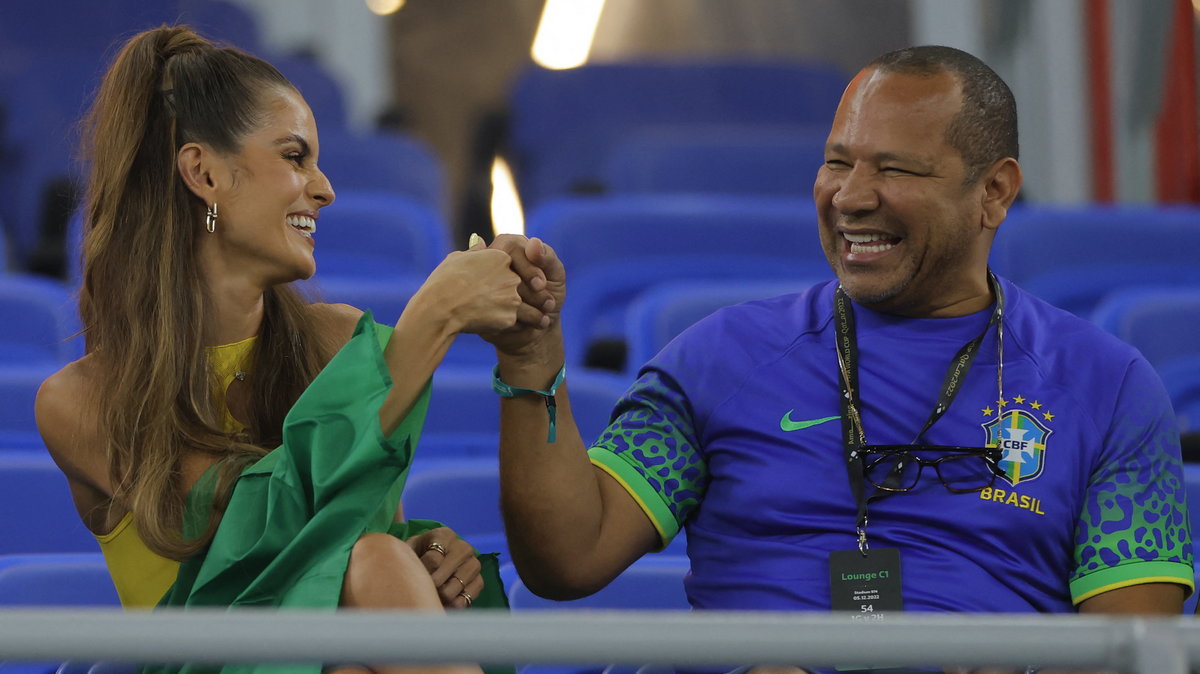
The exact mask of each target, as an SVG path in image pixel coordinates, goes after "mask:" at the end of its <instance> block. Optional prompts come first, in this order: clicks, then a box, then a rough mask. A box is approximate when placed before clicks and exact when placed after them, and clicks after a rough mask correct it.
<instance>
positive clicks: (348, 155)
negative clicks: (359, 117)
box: [317, 130, 446, 213]
mask: <svg viewBox="0 0 1200 674" xmlns="http://www.w3.org/2000/svg"><path fill="white" fill-rule="evenodd" d="M317 163H318V165H319V166H320V167H321V170H322V171H324V172H325V175H326V176H327V177H328V178H329V181H330V182H331V183H333V189H334V190H335V191H338V192H339V193H340V191H342V190H346V191H349V190H354V191H378V192H396V193H398V194H402V195H404V196H407V197H411V198H413V199H416V200H417V201H420V202H421V203H423V204H426V205H428V206H430V207H432V208H434V209H435V210H437V211H438V212H439V213H441V212H444V209H445V205H446V194H445V179H444V176H443V171H442V165H441V161H440V160H439V159H438V157H437V156H436V155H435V154H434V153H433V151H432V150H431V149H430V148H429V147H428V146H427V145H425V143H423V142H421V141H419V140H417V139H416V138H413V137H411V136H402V135H398V134H394V133H374V134H365V135H364V134H356V133H350V132H347V131H337V130H330V131H324V130H322V131H321V155H320V157H318V160H317ZM335 208H336V206H335Z"/></svg>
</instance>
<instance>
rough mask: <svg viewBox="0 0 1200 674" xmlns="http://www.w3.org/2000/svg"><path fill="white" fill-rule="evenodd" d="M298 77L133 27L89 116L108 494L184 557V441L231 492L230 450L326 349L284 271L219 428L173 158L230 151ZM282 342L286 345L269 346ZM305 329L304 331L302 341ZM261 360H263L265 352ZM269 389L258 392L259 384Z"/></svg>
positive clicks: (240, 55) (95, 318) (270, 422)
mask: <svg viewBox="0 0 1200 674" xmlns="http://www.w3.org/2000/svg"><path fill="white" fill-rule="evenodd" d="M280 88H286V89H294V87H292V85H291V84H290V83H289V82H288V81H287V79H286V78H285V77H284V76H283V75H281V74H280V73H279V71H278V70H276V69H275V68H274V67H273V66H271V65H270V64H269V63H267V62H265V61H263V60H261V59H258V58H256V57H254V56H251V55H248V54H246V53H244V52H241V51H239V50H237V49H234V48H230V47H218V46H215V45H213V44H212V43H210V42H209V41H207V40H205V39H204V38H203V37H201V36H199V35H197V34H196V33H195V32H193V31H192V30H191V29H189V28H187V27H186V26H163V27H160V28H156V29H153V30H149V31H146V32H144V33H141V34H139V35H136V36H134V37H133V38H132V39H130V40H129V42H128V43H126V44H125V45H124V47H123V48H122V49H121V50H120V52H119V53H118V54H117V56H116V58H115V59H114V61H113V63H112V65H111V67H110V68H109V70H108V72H107V73H106V74H105V76H104V79H103V81H102V82H101V85H100V89H99V92H98V93H97V96H96V100H95V102H94V104H93V106H92V109H91V111H90V113H89V115H88V117H87V119H86V120H85V127H84V130H85V134H84V136H85V141H84V148H83V149H84V156H85V158H86V159H88V160H89V162H90V165H91V173H90V176H89V180H88V186H87V195H86V207H85V218H84V233H85V235H84V246H83V254H84V263H83V286H82V288H81V290H80V298H79V308H80V315H81V318H82V323H83V329H84V334H85V339H86V348H87V352H88V354H89V358H91V359H92V360H93V361H94V363H95V367H96V368H97V370H98V371H99V372H100V373H101V376H99V377H98V378H97V382H98V384H97V386H98V389H97V391H96V394H97V395H96V400H95V404H96V406H97V409H98V412H99V414H98V418H99V419H100V420H101V424H102V432H103V437H104V441H105V451H106V456H107V460H108V468H109V474H110V477H111V480H112V484H113V489H114V494H113V498H114V499H117V500H120V501H123V502H125V503H127V504H128V506H129V508H130V509H131V510H132V511H133V513H134V517H135V520H136V521H137V525H138V531H139V533H140V535H141V537H142V539H143V540H144V541H145V543H146V544H147V546H148V547H149V548H150V549H151V550H153V551H154V552H156V553H158V554H160V555H163V556H166V557H170V558H174V559H183V558H186V557H187V556H189V555H191V554H192V553H194V552H195V551H197V550H199V549H200V548H202V547H203V546H204V545H206V544H207V542H208V540H210V539H211V536H212V532H213V531H214V530H215V527H216V523H217V521H218V519H219V518H218V517H217V514H216V513H214V516H213V517H210V526H209V528H208V533H207V534H206V535H204V536H202V537H201V538H200V539H197V540H191V541H185V540H183V538H182V534H181V530H182V517H183V506H184V497H185V494H184V491H183V488H184V485H183V484H182V483H181V481H180V474H181V472H180V465H181V459H182V457H183V455H184V453H185V452H201V453H205V454H209V455H211V456H213V457H215V458H216V459H217V460H218V461H219V462H221V463H222V465H223V468H222V475H223V478H222V479H221V480H220V482H219V485H222V486H220V487H219V488H218V499H217V502H218V506H217V508H218V510H219V509H220V508H221V507H222V506H221V505H220V504H221V502H222V498H221V495H222V494H227V493H228V488H229V486H230V485H231V483H232V478H233V476H235V475H236V473H237V472H238V469H239V467H240V466H243V465H245V463H247V462H248V461H252V460H254V459H255V458H257V457H260V456H262V455H263V454H265V453H266V451H268V450H269V449H271V448H273V447H274V445H273V444H272V443H273V442H276V441H277V438H278V437H279V436H280V435H281V431H282V425H283V417H284V415H285V414H286V412H287V410H288V409H289V408H290V407H291V404H292V403H293V402H294V401H295V399H296V398H298V397H299V395H300V393H301V392H302V391H303V389H304V388H305V387H306V386H307V385H308V383H309V382H311V381H312V379H313V377H315V376H316V373H317V372H318V371H319V369H320V367H321V365H322V363H323V362H324V359H325V358H327V357H328V354H327V353H324V351H323V350H322V349H321V347H320V345H319V344H318V343H317V340H316V339H314V338H313V335H312V334H311V328H309V327H307V326H308V325H309V322H308V321H306V320H304V311H305V307H304V305H303V303H302V302H301V301H300V300H299V299H298V296H297V294H296V293H295V292H294V291H293V290H292V289H291V288H290V287H288V286H278V287H275V288H272V289H271V290H270V291H269V292H268V293H267V294H266V295H265V296H264V303H265V305H266V309H267V315H268V316H271V317H273V320H270V321H264V324H263V328H262V333H261V335H260V339H259V343H258V345H257V347H256V354H255V356H254V359H255V363H256V364H257V363H260V362H261V363H263V366H262V367H261V368H259V367H257V366H256V371H255V372H256V377H255V379H254V381H253V383H252V392H251V394H252V395H251V400H252V403H251V405H252V409H251V410H250V418H251V420H252V421H251V424H252V425H251V427H249V428H248V429H247V431H246V432H245V433H242V434H237V435H230V434H227V433H225V432H223V430H222V428H223V422H222V420H223V418H224V414H225V412H224V411H223V410H217V409H214V405H213V404H212V400H211V390H212V388H211V386H212V383H211V381H210V379H211V377H212V374H211V373H210V371H209V367H208V359H207V356H206V353H205V349H204V344H203V335H202V332H201V326H204V325H205V321H206V319H208V318H209V315H208V309H207V300H206V295H205V286H204V284H203V279H202V278H201V272H200V268H199V265H198V262H197V259H196V254H195V249H196V246H197V237H198V236H202V235H204V234H203V233H202V231H203V227H204V225H203V222H204V219H203V218H204V216H203V213H204V209H205V208H206V204H204V203H203V202H202V201H201V199H199V198H198V197H197V196H196V195H194V194H193V193H192V192H191V191H190V190H188V189H187V187H186V185H185V184H184V183H183V180H182V178H181V177H180V175H179V172H178V170H177V168H176V154H177V152H178V150H179V148H180V147H182V146H183V145H184V144H185V143H189V142H195V143H200V144H204V145H206V146H207V147H209V148H210V149H212V150H213V151H215V152H217V153H219V154H222V155H230V154H236V153H237V152H239V151H240V148H241V139H242V138H243V137H245V135H246V134H248V133H250V132H251V131H253V130H254V129H255V128H257V126H258V125H260V124H261V123H262V121H263V118H264V114H265V113H264V109H263V107H264V106H263V94H264V92H269V91H271V90H272V89H280ZM279 345H287V347H288V349H290V350H289V351H288V352H287V353H280V352H279V351H278V348H279ZM296 345H299V346H296ZM268 363H269V366H268ZM268 393H269V394H270V398H271V399H270V400H264V397H265V395H264V394H268Z"/></svg>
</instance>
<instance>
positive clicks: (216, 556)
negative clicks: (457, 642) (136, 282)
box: [142, 312, 512, 674]
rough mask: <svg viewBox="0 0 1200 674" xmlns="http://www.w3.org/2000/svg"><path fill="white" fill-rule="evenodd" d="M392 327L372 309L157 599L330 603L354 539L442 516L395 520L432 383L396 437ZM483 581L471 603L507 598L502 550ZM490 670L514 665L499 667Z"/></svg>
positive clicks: (200, 488)
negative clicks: (388, 406)
mask: <svg viewBox="0 0 1200 674" xmlns="http://www.w3.org/2000/svg"><path fill="white" fill-rule="evenodd" d="M390 337H391V329H390V328H387V327H386V326H381V325H376V324H374V323H373V321H372V320H371V315H370V313H369V312H368V313H367V314H365V315H364V316H363V318H362V320H360V321H359V323H358V326H357V327H356V328H355V331H354V336H353V337H352V338H351V339H350V341H349V342H348V343H347V344H346V345H345V346H344V347H343V348H342V349H341V350H340V351H339V352H338V353H337V355H336V356H334V358H333V359H332V360H331V361H330V362H329V364H328V365H327V366H326V367H325V369H324V370H322V371H321V373H320V375H318V376H317V378H316V379H314V380H313V382H312V384H311V385H310V386H309V387H308V389H307V390H305V392H304V394H303V395H302V396H300V399H299V400H297V401H296V404H295V405H294V406H293V407H292V409H291V411H289V412H288V415H287V418H286V419H285V420H284V428H283V445H282V446H280V447H278V448H276V449H275V450H273V451H271V452H270V453H268V454H267V455H266V456H264V457H263V458H262V459H260V460H258V461H257V462H255V463H254V464H253V465H251V466H249V467H247V468H246V469H245V470H244V471H243V472H242V474H241V475H240V476H239V477H238V480H237V483H236V485H235V486H234V489H233V493H232V496H231V498H230V502H229V506H228V508H227V509H226V511H225V514H224V515H223V516H222V518H221V523H220V526H219V527H218V528H217V532H216V535H215V536H214V538H213V541H212V544H211V545H210V546H209V547H208V548H207V549H206V550H205V551H204V552H202V553H201V554H198V555H196V556H195V557H193V558H191V559H189V560H187V561H185V562H184V563H183V564H182V565H181V566H180V569H179V576H178V577H177V578H176V581H175V584H174V586H172V588H171V589H170V590H169V591H168V592H167V594H166V596H165V597H163V600H162V602H160V604H159V606H168V607H193V606H204V607H214V606H228V607H243V606H253V607H280V608H306V609H328V610H330V611H332V610H334V609H336V608H337V606H338V602H339V599H340V597H341V590H342V579H343V576H344V575H345V571H346V565H347V562H348V560H349V556H350V549H351V547H352V546H353V545H354V543H355V542H356V541H357V540H358V538H359V537H360V536H362V535H363V534H364V533H371V532H388V533H390V534H392V535H394V536H397V537H399V538H403V539H407V538H410V537H412V536H416V535H419V534H421V533H423V532H425V531H428V530H430V529H432V528H435V527H438V526H441V525H440V524H439V523H437V522H433V521H429V520H410V521H408V522H393V521H392V519H393V514H394V513H395V512H396V508H397V506H398V505H399V502H400V494H401V492H402V491H403V489H404V484H405V481H406V479H407V477H408V469H409V466H410V464H411V461H412V457H413V450H414V449H415V447H416V444H417V440H418V438H419V437H420V434H421V427H422V425H423V423H424V420H425V413H426V411H427V409H428V406H429V390H430V387H429V384H428V383H426V385H425V388H424V390H423V391H422V393H421V395H420V396H419V397H418V399H417V401H416V402H415V403H414V404H413V408H412V411H411V412H409V414H408V416H407V417H406V418H405V419H404V421H403V422H402V423H401V424H400V426H399V427H398V428H397V429H396V430H395V431H394V432H393V433H392V434H391V435H389V436H384V435H383V431H382V429H381V428H380V426H379V408H380V406H381V405H382V404H383V401H384V399H385V398H386V397H387V394H388V391H389V390H390V389H391V386H392V380H391V376H390V375H389V373H388V370H387V365H386V363H385V362H384V360H383V345H385V344H386V343H387V340H388V339H390ZM214 475H215V472H214V471H211V470H210V471H209V473H206V474H205V476H204V477H203V478H202V479H201V480H200V481H199V482H198V483H197V485H196V486H195V487H194V488H193V489H192V491H191V493H190V494H189V495H188V502H187V507H186V511H185V516H184V527H183V528H184V535H185V536H188V537H195V536H198V535H199V534H200V533H201V532H202V531H203V529H204V526H205V524H206V522H207V517H208V513H209V510H210V509H211V507H212V495H213V486H214V483H215V479H214ZM479 559H480V562H482V563H483V569H484V571H483V572H484V581H485V590H484V592H483V593H482V594H481V596H480V597H478V598H477V599H476V600H475V602H474V604H473V605H472V608H507V607H508V602H507V600H506V599H505V596H504V590H503V586H502V584H501V581H500V576H499V573H498V569H497V562H496V555H494V554H488V555H479ZM142 669H143V671H145V672H163V673H165V672H210V671H224V672H267V671H270V672H289V673H291V672H295V673H296V674H300V673H301V672H308V673H312V672H318V671H320V669H321V665H320V664H315V663H314V664H301V665H294V666H292V665H283V666H280V665H270V666H266V665H257V666H256V665H242V664H234V665H226V666H224V667H217V666H201V665H190V664H189V665H184V666H178V665H170V666H152V667H143V668H142ZM490 671H498V672H499V671H512V669H511V668H500V669H496V670H490Z"/></svg>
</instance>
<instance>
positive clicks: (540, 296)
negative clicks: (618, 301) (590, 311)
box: [484, 234, 567, 358]
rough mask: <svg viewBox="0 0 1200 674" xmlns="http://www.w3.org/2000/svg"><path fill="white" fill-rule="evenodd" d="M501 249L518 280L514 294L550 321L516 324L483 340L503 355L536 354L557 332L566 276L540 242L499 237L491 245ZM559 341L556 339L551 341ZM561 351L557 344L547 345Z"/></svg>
mask: <svg viewBox="0 0 1200 674" xmlns="http://www.w3.org/2000/svg"><path fill="white" fill-rule="evenodd" d="M490 248H492V249H493V250H502V251H504V252H506V253H508V255H509V256H510V257H511V259H512V270H513V271H514V272H516V274H517V276H519V277H520V278H521V284H520V286H518V288H517V291H518V293H519V294H520V295H521V301H522V302H524V303H525V304H526V305H528V306H529V307H531V308H533V309H536V310H538V311H540V312H542V313H543V314H544V315H545V316H546V317H547V318H548V319H549V320H545V321H542V322H541V323H540V324H537V325H531V324H530V323H528V322H521V323H518V324H517V325H516V326H515V327H513V328H511V329H509V330H504V331H502V332H499V333H493V334H490V335H485V336H484V337H485V338H486V339H487V340H488V341H490V342H491V343H492V344H494V345H495V346H496V349H497V350H499V351H500V352H501V353H502V354H504V355H507V356H513V357H518V358H520V357H524V356H530V355H534V354H536V352H537V351H538V350H539V348H542V347H543V346H547V345H544V344H543V341H544V338H545V337H546V335H548V334H550V333H551V332H555V333H557V331H558V329H559V314H560V312H561V311H562V305H563V302H564V301H565V300H566V297H567V280H566V279H567V274H566V269H565V268H564V267H563V264H562V261H561V260H559V259H558V255H557V253H555V252H554V249H553V248H551V247H550V246H548V245H547V244H546V243H544V242H543V241H541V240H540V239H536V238H534V239H529V238H526V237H524V236H519V235H515V234H501V235H500V236H498V237H496V240H495V241H493V242H492V245H491V246H490ZM554 341H559V340H554ZM548 346H550V347H551V348H561V346H560V345H558V344H551V345H548Z"/></svg>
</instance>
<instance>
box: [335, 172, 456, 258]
mask: <svg viewBox="0 0 1200 674" xmlns="http://www.w3.org/2000/svg"><path fill="white" fill-rule="evenodd" d="M446 232H447V227H446V225H445V223H444V221H443V220H442V218H441V216H440V215H438V213H437V211H436V210H434V208H433V207H432V206H429V205H426V204H424V203H421V202H419V201H417V200H415V199H411V198H409V197H405V196H403V195H400V194H395V193H385V192H365V191H364V192H358V191H353V190H350V191H343V192H341V193H340V194H339V195H338V198H337V201H336V202H335V203H334V204H333V205H332V206H330V207H329V208H327V209H323V210H322V211H321V217H320V219H319V220H318V221H317V233H316V235H315V236H314V239H315V240H316V253H315V254H316V259H317V273H318V274H319V275H320V278H323V279H327V278H329V277H332V276H349V277H354V278H366V279H396V278H403V277H411V276H412V275H414V274H415V275H419V276H426V275H428V274H429V272H431V271H433V268H434V267H436V266H437V265H438V263H440V262H441V261H442V259H443V258H444V257H445V256H446V254H447V253H448V252H449V247H450V244H449V242H448V239H447V233H446Z"/></svg>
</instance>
